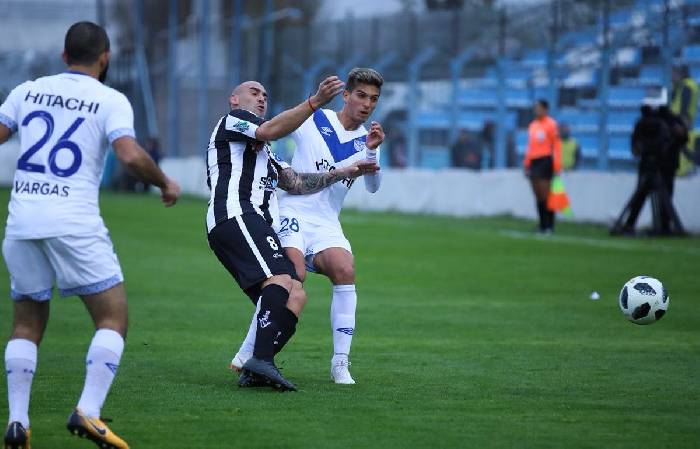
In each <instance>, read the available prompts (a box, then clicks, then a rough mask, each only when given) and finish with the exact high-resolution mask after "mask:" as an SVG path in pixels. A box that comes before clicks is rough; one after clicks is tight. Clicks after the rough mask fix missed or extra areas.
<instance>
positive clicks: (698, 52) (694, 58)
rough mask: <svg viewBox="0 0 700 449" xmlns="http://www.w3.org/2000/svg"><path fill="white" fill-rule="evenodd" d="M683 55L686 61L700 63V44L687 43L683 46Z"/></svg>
mask: <svg viewBox="0 0 700 449" xmlns="http://www.w3.org/2000/svg"><path fill="white" fill-rule="evenodd" d="M681 55H682V57H683V59H684V60H685V61H686V62H690V63H693V62H697V63H700V45H686V46H685V47H683V50H682V52H681Z"/></svg>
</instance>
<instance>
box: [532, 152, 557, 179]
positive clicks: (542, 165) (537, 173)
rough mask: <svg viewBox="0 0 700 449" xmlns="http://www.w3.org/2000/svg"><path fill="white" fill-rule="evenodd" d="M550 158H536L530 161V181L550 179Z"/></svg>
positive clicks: (552, 169) (551, 169)
mask: <svg viewBox="0 0 700 449" xmlns="http://www.w3.org/2000/svg"><path fill="white" fill-rule="evenodd" d="M553 165H554V161H553V160H552V156H545V157H538V158H537V159H532V160H531V161H530V179H549V180H551V179H552V176H554V166H553Z"/></svg>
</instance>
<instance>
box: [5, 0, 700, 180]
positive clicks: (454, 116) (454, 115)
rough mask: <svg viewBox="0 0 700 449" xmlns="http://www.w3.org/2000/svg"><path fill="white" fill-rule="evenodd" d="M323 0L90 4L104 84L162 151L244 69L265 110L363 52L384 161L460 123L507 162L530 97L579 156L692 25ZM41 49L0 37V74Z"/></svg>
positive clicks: (606, 134) (24, 69)
mask: <svg viewBox="0 0 700 449" xmlns="http://www.w3.org/2000/svg"><path fill="white" fill-rule="evenodd" d="M5 1H7V0H5ZM35 3H36V2H35ZM322 3H323V1H316V2H314V1H299V2H289V1H283V0H278V1H274V0H264V1H243V0H232V1H230V2H228V1H223V0H218V1H216V0H191V1H186V0H179V1H178V0H167V1H160V2H150V1H147V0H146V1H144V0H133V1H130V2H116V1H108V0H103V1H97V2H96V4H97V6H96V8H95V14H97V15H101V14H102V15H103V16H104V19H103V20H105V21H106V25H107V27H108V30H109V31H110V34H112V39H113V41H116V42H119V43H120V45H119V46H118V48H117V49H116V51H115V55H114V63H113V67H112V69H111V73H110V75H111V78H110V79H111V83H112V84H113V85H114V86H115V87H117V88H119V89H121V90H124V91H125V92H126V93H127V95H129V97H130V98H131V99H132V102H133V103H134V106H135V109H136V118H137V124H138V132H139V135H140V136H141V137H146V136H148V137H152V138H157V139H158V140H159V141H160V142H161V148H162V151H163V152H164V153H165V155H168V156H183V155H193V154H201V153H202V152H203V149H204V147H205V145H206V142H207V140H208V136H209V133H210V131H211V127H212V126H213V124H214V123H215V122H216V120H217V119H218V117H219V116H221V115H222V114H224V113H226V111H227V98H228V94H229V92H230V90H231V88H232V87H233V86H234V85H235V84H237V83H238V82H240V81H242V80H245V79H257V80H260V81H261V82H263V83H264V84H265V85H266V87H267V89H268V91H269V93H270V97H271V112H272V113H276V112H279V111H280V110H282V109H284V108H287V107H289V106H292V105H294V104H297V103H298V102H300V101H302V100H303V99H304V98H306V96H308V95H309V94H310V93H312V92H313V91H314V89H315V86H316V85H317V83H318V82H319V81H320V79H321V78H322V77H323V76H325V75H327V74H339V75H340V76H344V75H345V74H346V73H347V72H348V71H349V69H350V68H352V67H354V66H370V67H374V68H376V69H378V70H379V71H381V72H382V73H383V75H384V76H385V79H386V85H385V88H384V89H383V91H382V99H381V101H380V106H379V108H378V109H377V111H376V113H375V118H376V119H378V120H380V121H382V122H383V123H384V125H385V127H386V128H387V131H388V140H387V142H386V145H385V147H386V150H387V151H385V155H384V157H386V158H387V162H388V163H391V164H393V165H398V166H402V165H410V166H423V167H434V168H439V167H444V166H448V165H451V164H452V163H453V161H452V154H451V150H450V148H451V146H452V145H453V144H454V143H455V141H456V139H457V136H458V135H459V134H460V132H461V131H464V132H466V133H467V134H470V135H471V136H472V137H473V142H476V144H477V145H479V147H480V166H481V167H483V168H491V167H496V168H498V167H506V166H512V165H517V164H518V162H519V160H520V153H521V152H522V150H523V147H524V139H525V134H524V132H525V131H524V130H525V128H526V126H527V124H528V122H529V121H530V120H531V118H532V115H531V112H530V108H531V104H532V102H533V101H534V100H535V99H536V98H546V99H548V100H549V102H550V104H551V105H552V108H551V112H552V115H553V116H554V117H555V118H556V119H561V121H568V122H569V124H570V125H571V127H572V131H573V133H574V135H575V136H576V137H577V138H578V139H579V141H580V144H581V146H582V149H583V153H584V163H586V164H588V165H589V166H592V167H596V168H599V169H609V168H616V167H624V166H629V165H630V157H631V156H630V154H629V147H628V144H627V141H628V139H629V133H630V131H631V127H632V125H633V124H634V120H635V119H636V111H637V109H638V106H639V103H640V101H641V98H642V97H643V96H644V95H646V92H647V91H648V90H649V89H650V88H655V87H662V86H667V87H668V86H669V85H670V79H669V70H670V67H671V65H672V64H673V62H674V60H681V61H684V62H688V61H686V59H688V56H689V55H690V54H691V53H692V51H691V50H692V49H693V48H694V47H693V43H694V42H695V41H696V40H697V37H698V33H697V32H696V28H695V26H696V25H700V2H696V1H676V0H623V1H615V2H612V1H611V0H600V1H574V0H546V1H541V2H536V1H535V2H525V3H523V2H477V1H473V2H468V1H466V2H463V3H464V5H463V6H462V8H461V9H455V10H440V11H429V10H426V9H425V7H424V6H423V5H422V2H420V3H421V4H420V5H419V7H418V8H416V7H414V8H410V7H406V8H404V9H403V10H401V11H399V12H395V13H392V14H390V15H384V16H377V17H355V16H354V15H352V13H348V14H347V15H346V16H345V17H344V18H343V19H342V20H339V21H327V20H324V18H323V17H317V16H314V15H313V11H314V10H318V7H319V6H320V5H321V4H322ZM339 3H342V2H336V4H339ZM350 3H351V2H350ZM405 3H406V4H407V5H408V4H410V2H405ZM414 3H418V2H414ZM125 4H126V5H128V7H126V8H124V5H125ZM494 5H495V6H494ZM154 9H155V10H156V11H155V14H157V15H156V16H155V17H158V16H159V20H157V21H156V20H154V11H153V10H154ZM117 10H121V12H122V14H121V16H119V15H117V14H116V13H115V11H117ZM125 11H126V12H125ZM117 16H119V17H126V18H127V20H122V21H120V22H116V23H115V22H114V21H113V19H114V17H117ZM166 17H167V20H165V18H166ZM93 20H97V19H93ZM0 34H1V32H0ZM56 39H57V40H59V41H60V40H62V36H57V37H56ZM689 49H690V50H689ZM691 56H692V55H691ZM42 58H43V59H42ZM47 59H50V58H49V57H48V56H46V55H38V56H36V57H35V58H33V59H32V64H34V65H33V66H32V67H34V68H32V69H31V70H30V66H31V64H28V63H23V62H22V61H23V59H22V58H20V57H18V56H17V55H16V54H11V53H10V52H7V51H5V52H0V70H2V72H3V73H12V74H13V76H7V77H4V78H3V79H2V80H0V89H5V90H8V89H9V88H11V87H12V85H13V84H16V83H17V82H19V79H15V78H18V77H24V76H26V77H33V76H37V75H40V74H43V73H40V72H42V70H44V71H45V72H47V73H50V71H53V70H54V69H55V66H56V64H55V62H56V61H55V59H54V60H52V64H46V63H41V61H42V60H47ZM37 61H39V63H37ZM692 62H693V60H692V58H690V63H691V64H692ZM332 106H333V107H335V108H339V107H341V104H340V102H339V101H336V102H335V103H334V104H333V105H332Z"/></svg>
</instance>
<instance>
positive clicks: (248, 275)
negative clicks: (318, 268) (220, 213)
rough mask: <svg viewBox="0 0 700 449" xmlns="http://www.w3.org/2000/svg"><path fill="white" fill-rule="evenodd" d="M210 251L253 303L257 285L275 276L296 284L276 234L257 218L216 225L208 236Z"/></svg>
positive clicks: (228, 221) (231, 219)
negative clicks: (289, 278)
mask: <svg viewBox="0 0 700 449" xmlns="http://www.w3.org/2000/svg"><path fill="white" fill-rule="evenodd" d="M208 238H209V247H211V249H212V250H213V251H214V254H216V257H217V258H218V259H219V261H220V262H221V263H222V264H223V265H224V267H226V269H227V270H228V272H229V273H231V276H233V278H234V279H235V280H236V282H238V285H239V286H240V287H241V289H243V291H244V292H245V293H246V294H247V295H248V296H249V297H250V299H251V301H253V303H256V302H257V301H258V297H259V296H260V284H261V283H262V282H263V281H265V280H266V279H269V278H271V277H272V276H274V275H278V274H288V275H290V276H291V277H292V279H296V280H299V278H298V277H297V274H296V270H295V269H294V264H293V263H292V262H291V261H290V260H289V258H288V257H287V254H286V253H285V251H284V248H282V244H281V243H280V241H279V238H277V234H276V233H275V231H273V230H272V227H271V226H270V225H269V224H267V222H266V221H265V219H264V218H263V217H261V216H260V215H258V214H243V215H241V216H238V217H234V218H229V219H228V220H226V221H224V222H222V223H219V224H218V225H216V227H214V229H212V230H211V232H210V233H209V236H208Z"/></svg>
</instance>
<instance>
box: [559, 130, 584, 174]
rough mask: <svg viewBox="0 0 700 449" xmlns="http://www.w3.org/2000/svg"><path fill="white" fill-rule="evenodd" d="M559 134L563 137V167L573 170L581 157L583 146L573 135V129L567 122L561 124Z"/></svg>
mask: <svg viewBox="0 0 700 449" xmlns="http://www.w3.org/2000/svg"><path fill="white" fill-rule="evenodd" d="M559 136H560V137H561V168H562V170H573V169H575V168H576V167H577V166H578V164H579V161H580V159H581V146H580V145H579V144H578V141H577V140H576V139H575V138H573V137H571V130H570V129H569V125H568V124H567V123H562V124H560V125H559Z"/></svg>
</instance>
